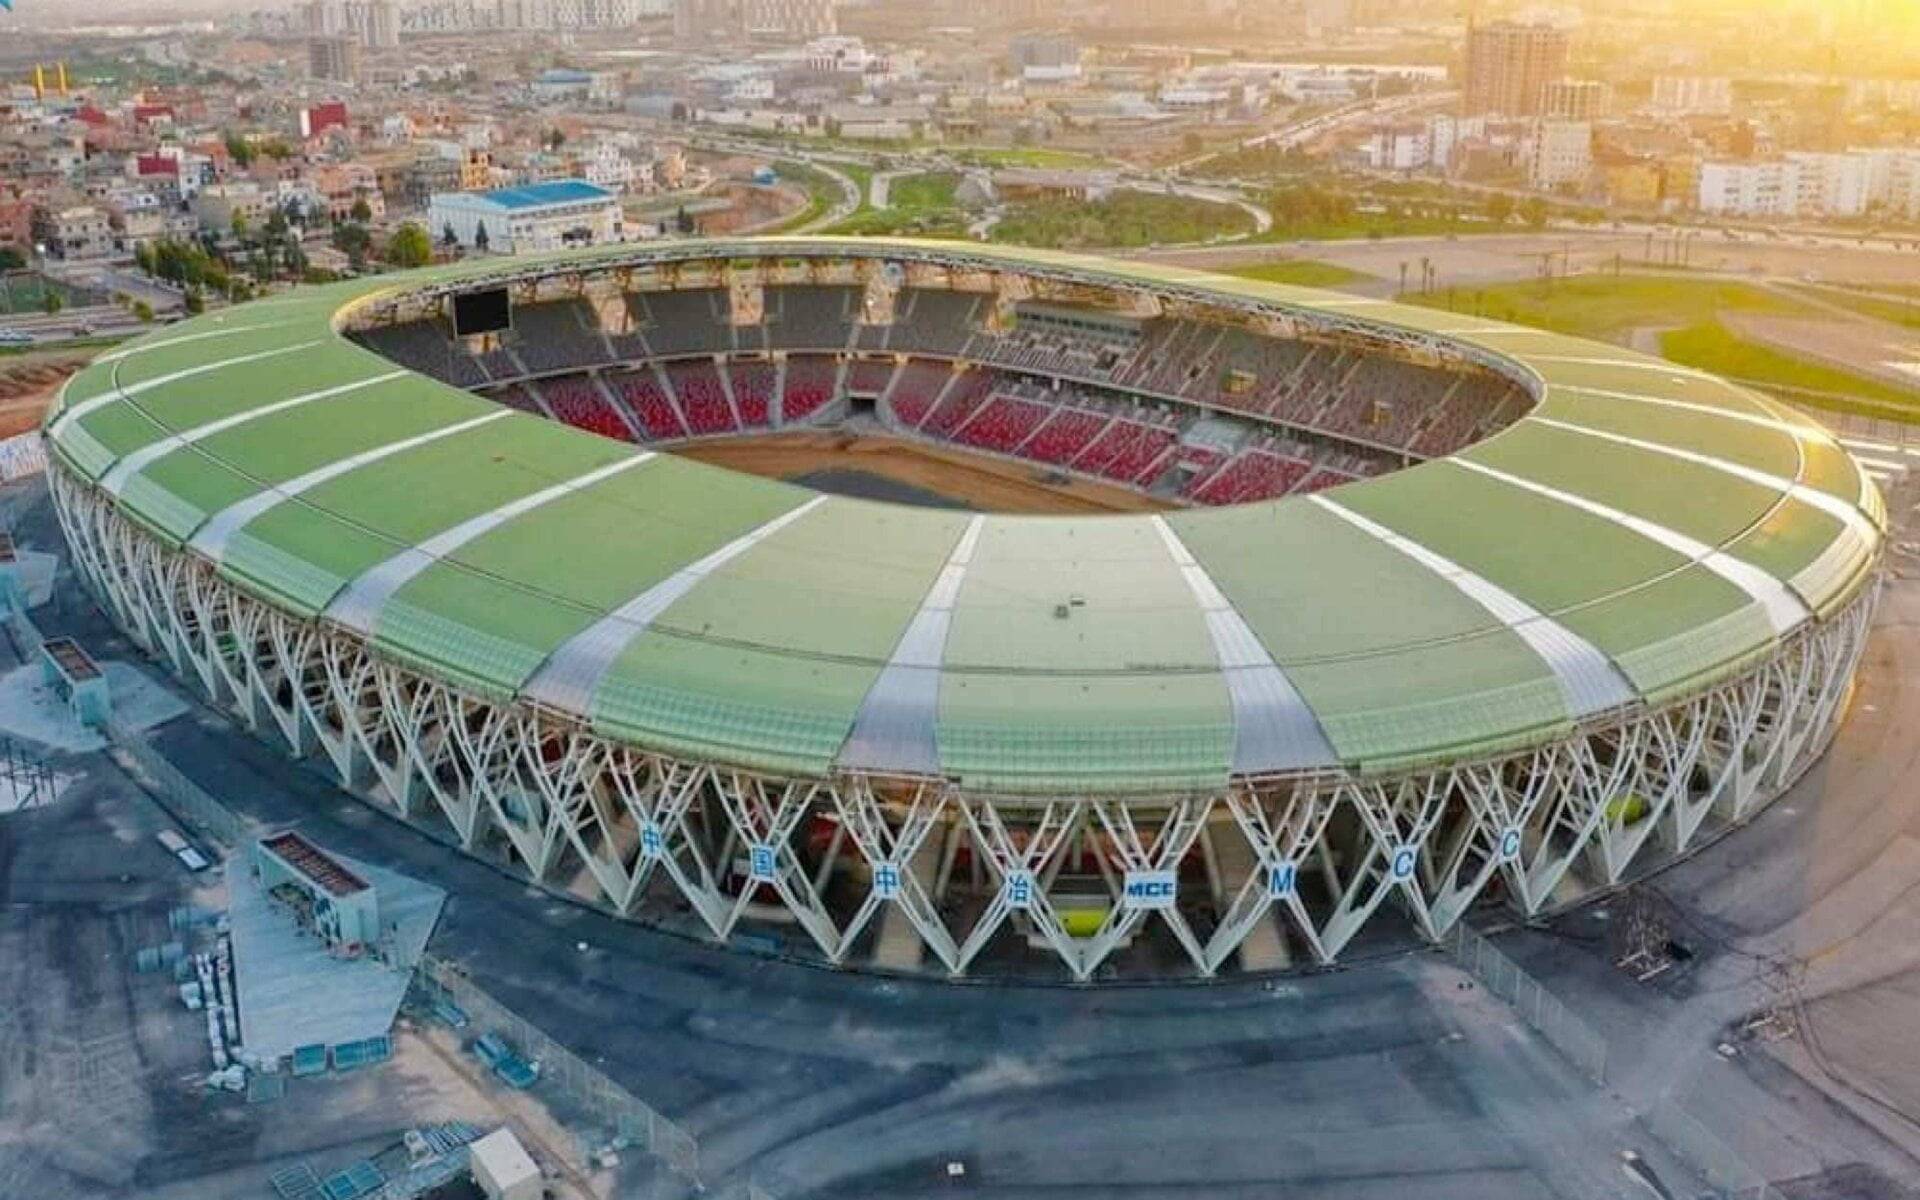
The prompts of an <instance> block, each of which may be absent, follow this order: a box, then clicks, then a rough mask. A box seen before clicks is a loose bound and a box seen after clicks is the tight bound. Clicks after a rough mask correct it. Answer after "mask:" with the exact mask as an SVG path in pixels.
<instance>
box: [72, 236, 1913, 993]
mask: <svg viewBox="0 0 1920 1200" xmlns="http://www.w3.org/2000/svg"><path fill="white" fill-rule="evenodd" d="M46 435H47V440H48V443H49V448H50V450H51V451H52V455H51V457H52V461H53V469H52V471H51V477H52V481H53V496H54V501H55V504H56V508H57V511H58V513H59V517H60V521H61V524H62V527H63V529H64V531H65V534H66V536H67V540H68V542H69V544H70V547H71V549H72V552H73V554H74V556H75V560H76V563H77V566H78V568H79V570H80V573H81V574H82V576H83V577H84V578H85V579H86V580H87V582H88V584H89V586H90V587H91V588H92V589H93V590H94V591H95V593H96V595H97V596H98V597H99V599H100V602H101V603H102V605H103V606H105V607H106V608H107V609H108V611H109V612H110V614H111V615H112V616H113V618H114V620H115V621H116V622H117V623H118V624H119V625H120V626H121V627H122V628H124V630H125V631H126V632H127V634H128V635H129V636H130V637H131V638H132V639H133V640H134V641H135V642H137V643H138V644H139V645H140V646H141V647H142V648H143V649H144V650H145V651H147V652H148V653H150V654H152V655H153V656H154V657H156V658H157V659H159V660H161V661H162V662H164V663H165V664H167V666H168V667H169V668H170V669H171V670H173V671H174V672H176V673H177V674H178V675H179V676H181V677H182V678H183V679H185V680H186V681H188V682H189V683H190V684H191V685H192V686H193V687H194V688H195V689H196V690H198V691H199V692H200V693H201V694H203V695H204V696H205V697H206V698H208V699H209V700H210V701H211V702H212V703H214V704H216V705H218V706H219V707H221V708H223V709H224V710H227V711H229V712H231V713H232V714H233V716H234V719H235V720H237V721H239V722H241V723H243V724H244V725H246V726H247V727H249V728H250V729H251V730H253V731H254V732H255V733H257V734H258V735H259V736H261V737H265V738H270V739H273V740H276V741H278V742H280V743H281V744H283V745H284V746H285V747H286V748H288V749H289V750H291V751H292V752H293V753H294V754H296V755H300V756H316V757H318V758H319V759H321V760H322V761H324V762H325V763H327V764H328V765H330V767H331V769H332V771H333V772H334V773H336V774H337V776H338V778H339V780H340V782H341V783H342V784H343V785H344V786H345V787H347V788H348V789H349V790H351V791H353V792H354V793H356V794H358V795H359V796H361V797H363V798H364V799H366V800H367V801H369V802H370V803H373V804H376V805H378V806H381V807H382V808H384V809H387V810H389V811H390V812H391V813H392V814H393V815H395V816H396V817H398V818H400V819H403V820H405V821H408V822H411V823H414V824H416V825H418V826H420V827H422V828H423V829H425V830H427V831H428V832H430V833H432V834H434V835H435V836H438V837H441V838H443V839H444V840H446V841H448V842H451V843H457V844H458V845H459V846H460V847H461V848H462V849H463V850H465V851H466V852H468V853H470V854H473V855H475V856H478V857H480V858H482V859H485V860H487V861H489V862H492V863H494V864H496V865H499V866H503V867H509V868H511V869H513V870H516V871H518V872H521V873H523V874H524V875H525V876H526V877H528V878H529V879H530V880H532V881H534V882H536V883H538V884H539V885H541V886H543V887H545V888H547V889H549V890H551V891H554V892H557V893H564V894H568V895H570V896H572V897H574V898H576V899H578V900H581V901H584V902H588V903H592V904H595V905H598V906H602V907H604V908H606V909H608V910H610V911H613V912H615V913H618V914H620V915H622V916H626V917H630V918H633V919H636V920H642V921H647V922H651V923H655V924H658V925H661V926H663V927H666V928H670V929H681V930H687V931H695V932H699V933H701V934H702V935H704V936H710V937H712V938H715V939H720V940H726V941H731V942H733V943H735V944H742V945H745V946H747V947H749V948H752V949H758V950H762V951H766V950H777V951H778V952H780V953H783V954H787V955H789V956H794V957H800V958H806V959H812V960H817V961H821V962H825V963H831V964H835V965H842V966H849V967H860V968H871V969H881V970H893V971H908V972H926V973H933V974H945V975H953V976H960V975H1003V976H1023V977H1054V978H1070V979H1073V980H1081V981H1085V980H1092V979H1153V978H1183V977H1195V976H1211V975H1215V974H1219V973H1224V972H1231V971H1263V970H1274V969H1280V968H1285V967H1288V966H1292V965H1311V964H1325V963H1330V962H1333V961H1336V960H1338V959H1340V958H1342V957H1343V956H1345V957H1348V958H1351V957H1353V956H1355V955H1357V954H1360V953H1364V952H1365V951H1366V950H1367V949H1368V948H1370V947H1372V948H1379V947H1388V946H1395V945H1405V944H1410V943H1414V942H1417V941H1419V940H1437V939H1440V938H1442V937H1444V936H1445V935H1446V933H1447V932H1448V930H1449V929H1450V928H1452V927H1453V926H1454V925H1455V924H1456V923H1457V922H1459V921H1460V920H1461V919H1462V917H1463V915H1464V914H1465V913H1466V912H1467V911H1468V910H1469V909H1470V908H1472V907H1474V906H1476V905H1489V906H1491V905H1504V906H1506V908H1507V909H1509V910H1511V911H1514V912H1517V913H1519V914H1522V915H1525V916H1536V915H1540V914H1542V913H1546V912H1550V911H1552V910H1555V909H1558V908H1561V907H1564V906H1566V905H1568V904H1571V903H1574V902H1576V901H1578V900H1580V899H1582V898H1583V897H1587V896H1591V895H1593V894H1595V893H1597V892H1602V891H1604V890H1606V889H1608V888H1610V887H1612V886H1614V885H1616V884H1618V883H1620V882H1621V881H1622V880H1624V879H1628V878H1631V877H1635V876H1638V875H1641V874H1644V873H1645V872H1647V871H1650V870H1653V869H1655V868H1657V867H1658V866H1660V865H1662V864H1663V863H1666V862H1669V861H1672V860H1673V859H1674V858H1675V857H1676V856H1679V855H1681V854H1684V853H1685V852H1687V851H1688V850H1689V849H1691V848H1693V847H1695V846H1697V845H1699V844H1701V843H1702V842H1703V841H1704V840H1705V839H1708V838H1710V837H1713V836H1715V835H1716V834H1718V833H1719V832H1721V831H1724V830H1726V829H1728V828H1730V827H1732V826H1735V825H1738V824H1739V823H1741V822H1743V821H1745V820H1747V819H1748V818H1749V817H1751V816H1752V815H1753V814H1754V813H1755V812H1757V811H1758V810H1759V809H1760V808H1761V807H1762V806H1764V805H1765V804H1766V803H1768V802H1769V801H1770V800H1772V799H1773V798H1775V797H1776V796H1778V795H1779V794H1780V793H1781V792H1782V791H1783V790H1784V789H1786V788H1787V787H1788V786H1789V785H1791V784H1792V783H1793V782H1794V781H1795V780H1796V779H1797V778H1798V777H1799V776H1800V775H1801V774H1802V773H1803V772H1804V771H1805V770H1806V769H1807V768H1808V767H1809V766H1810V765H1811V764H1812V763H1813V762H1814V761H1815V760H1816V759H1817V758H1818V756H1819V755H1820V754H1821V753H1822V752H1823V750H1824V749H1825V746H1826V744H1827V742H1828V741H1829V739H1830V737H1831V735H1832V733H1833V731H1834V730H1835V728H1836V727H1837V725H1838V723H1839V721H1840V720H1841V717H1842V715H1843V713H1844V710H1845V706H1846V701H1847V698H1848V695H1849V692H1850V688H1851V683H1852V679H1853V675H1854V670H1855V667H1856V665H1857V663H1858V661H1859V659H1860V656H1861V653H1862V649H1863V645H1864V643H1865V640H1866V632H1867V628H1868V624H1869V618H1870V615H1871V610H1872V607H1873V604H1874V601H1875V597H1876V594H1877V590H1878V575H1879V568H1880V562H1881V557H1882V543H1883V539H1884V532H1885V520H1886V518H1885V511H1884V508H1883V507H1882V504H1881V501H1880V498H1879V496H1878V494H1877V492H1876V491H1875V489H1874V487H1873V486H1872V484H1871V483H1870V482H1869V480H1868V479H1867V477H1866V476H1865V474H1864V473H1863V472H1862V471H1861V469H1860V468H1859V467H1858V466H1857V465H1856V464H1855V463H1854V461H1853V460H1852V459H1851V458H1850V457H1849V456H1848V455H1847V454H1846V453H1845V452H1844V451H1843V450H1842V449H1841V448H1840V447H1839V446H1838V444H1837V443H1836V442H1835V441H1834V440H1833V439H1832V438H1831V437H1830V436H1829V435H1828V434H1827V433H1826V432H1825V431H1824V430H1822V429H1821V428H1820V427H1819V426H1818V425H1816V424H1814V423H1813V422H1811V421H1810V420H1808V419H1806V418H1804V417H1802V416H1800V415H1799V414H1797V413H1796V412H1794V411H1792V410H1790V409H1787V408H1785V407H1783V406H1781V405H1778V404H1776V403H1773V402H1772V401H1770V400H1768V399H1766V398H1764V397H1762V396H1760V395H1758V394H1756V393H1754V392H1752V391H1750V390H1748V389H1745V388H1742V387H1739V386H1736V385H1734V384H1731V383H1728V382H1726V381H1723V380H1720V379H1717V378H1714V377H1712V376H1709V375H1706V374H1703V373H1700V372H1697V371H1693V370H1690V369H1687V368H1682V367H1677V366H1674V365H1672V364H1669V363H1665V362H1662V361H1659V360H1656V359H1652V358H1648V357H1646V356H1642V355H1639V354H1636V353H1634V352H1631V351H1628V350H1625V349H1622V348H1618V347H1614V346H1607V345H1599V344H1595V343H1590V342H1586V341H1581V340H1576V339H1573V338H1568V337H1565V336H1561V335H1558V334H1554V333H1550V332H1544V331H1540V330H1534V329H1523V328H1518V327H1513V326H1508V325H1503V324H1499V323H1495V322H1490V321H1486V320H1483V319H1480V318H1478V317H1473V316H1467V315H1460V314H1455V313H1451V312H1447V311H1443V310H1439V309H1428V308H1420V307H1410V306H1404V305H1398V304H1394V303H1391V302H1388V301H1384V300H1375V299H1367V298H1362V297H1356V296H1348V295H1335V294H1329V293H1321V292H1314V291H1309V290H1304V289H1296V288H1290V287H1284V286H1279V285H1272V284H1257V283H1251V282H1248V281H1244V280H1235V279H1226V278H1221V277H1216V276H1211V275H1205V274H1200V273H1195V272H1189V271H1183V270H1175V269H1169V268H1161V267H1149V266H1144V265H1141V264H1137V263H1120V262H1110V261H1102V260H1098V259H1092V258H1083V257H1078V256H1073V255H1067V254H1058V253H1046V252H1040V251H1027V250H1016V249H1010V248H998V247H986V246H971V245H957V244H951V245H950V244H942V243H933V242H912V241H898V240H859V241H851V240H847V241H842V240H835V239H831V238H778V239H739V240H730V241H676V242H662V243H651V244H636V245H624V246H610V247H602V248H598V249H594V250H585V251H579V252H573V253H565V254H560V255H551V256H544V257H527V258H505V259H502V258H494V259H482V260H477V261H469V262H463V263H460V264H456V265H452V266H447V267H440V268H430V269H427V270H423V271H417V272H412V273H407V274H401V275H389V276H382V277H378V278H373V279H366V280H358V281H352V282H348V283H343V284H339V285H328V286H324V287H317V288H304V289H300V290H298V291H295V292H293V293H290V294H287V295H284V296H279V297H274V298H270V299H266V300H263V301H259V302H255V303H252V304H248V305H245V306H242V307H238V308H234V309H231V310H228V311H226V312H223V313H218V314H212V315H208V316H204V317H201V318H199V319H196V320H194V321H191V322H188V323H185V324H182V325H177V326H174V327H171V328H168V329H165V330H161V331H158V332H155V333H153V334H151V335H149V336H147V337H145V338H143V339H141V340H139V341H136V342H133V343H130V344H128V345H126V346H124V347H121V348H118V349H115V350H113V351H110V352H108V353H106V354H104V355H102V356H101V357H100V358H99V359H98V360H97V361H96V362H94V363H93V364H92V365H91V366H90V367H88V368H87V369H86V370H85V371H83V372H82V373H81V374H79V375H76V376H75V377H74V378H73V379H72V380H71V381H70V382H69V383H68V385H67V387H66V388H65V390H64V391H63V393H62V395H61V397H60V399H59V401H58V402H57V404H56V405H55V407H54V408H53V410H52V411H51V412H50V413H49V415H48V418H47V422H46ZM782 439H784V440H782ZM776 443H777V444H779V445H781V446H786V447H790V448H796V449H793V450H792V456H791V457H788V458H785V459H779V460H778V461H781V462H783V463H784V464H785V465H784V466H783V467H782V468H781V469H780V470H779V471H777V472H776V471H768V472H766V473H763V474H753V473H749V472H747V471H744V470H731V469H726V468H725V467H721V466H715V465H712V464H713V463H714V462H725V461H734V460H729V459H728V458H727V457H726V455H727V454H729V453H733V454H736V455H744V454H746V453H747V451H748V450H750V449H751V448H752V447H754V446H765V445H768V444H776ZM856 446H857V447H869V448H870V447H876V446H877V447H880V448H881V449H880V450H879V451H876V452H874V453H872V454H869V456H868V458H867V459H866V460H864V461H870V462H883V461H884V462H910V463H914V464H917V465H916V466H915V467H914V468H913V469H914V471H915V472H917V474H915V475H914V479H916V480H918V481H919V483H920V485H921V486H918V487H916V488H906V489H904V490H902V487H901V485H899V484H898V483H897V480H896V481H887V480H881V481H879V482H878V483H876V481H875V478H874V472H873V471H847V470H843V469H840V467H841V466H843V465H844V463H845V462H846V461H851V460H850V459H849V457H848V456H849V454H850V453H851V451H850V450H849V447H856ZM815 452H818V454H819V455H821V458H820V460H819V461H821V462H823V463H832V464H836V466H835V469H834V470H823V471H819V472H815V473H814V474H812V475H808V474H806V473H805V472H801V471H798V470H796V469H794V467H793V464H794V463H797V462H802V461H803V460H805V456H806V455H807V454H810V453H815ZM783 453H786V451H783ZM836 455H837V456H838V457H835V456H836ZM702 457H707V458H709V459H710V460H711V461H708V462H703V461H699V460H700V458H702ZM738 461H744V459H739V460H738ZM769 461H774V460H769ZM928 463H935V464H936V466H933V467H929V466H927V465H926V464H928ZM968 463H972V464H975V465H973V466H968V465H967V464H968ZM937 464H949V465H950V466H951V473H953V474H954V477H956V478H957V477H959V476H961V475H965V474H966V473H967V472H969V471H970V472H973V475H972V476H969V477H970V478H991V479H993V480H998V481H1000V483H999V484H995V487H999V486H1000V485H1001V484H1004V485H1005V486H1006V487H1008V488H1014V489H1015V490H1017V491H1019V493H1020V494H1021V495H1022V496H1024V497H1026V498H1027V500H1029V501H1031V502H1030V503H1028V502H1025V501H1023V502H1022V503H1021V504H1020V505H1019V506H1017V507H1018V508H1019V511H1008V510H999V509H996V508H995V507H994V506H993V505H992V504H990V503H987V504H983V503H979V502H978V496H977V495H976V496H975V502H968V498H967V495H966V494H961V493H965V489H964V488H960V489H959V490H958V492H956V491H955V490H951V489H950V490H947V491H945V492H943V491H942V486H941V481H942V480H944V479H946V478H948V474H947V473H945V472H947V467H941V466H938V465H937ZM884 473H885V472H884V471H883V472H881V474H884ZM775 474H779V475H782V476H784V477H770V476H772V475H775ZM794 475H799V476H800V478H799V480H798V481H797V482H796V481H794V480H793V479H792V478H790V477H791V476H794ZM829 477H832V478H831V479H829ZM849 477H853V478H854V479H856V480H857V482H858V483H859V486H857V487H848V486H845V485H846V483H847V479H848V478H849ZM809 479H811V480H813V482H814V483H815V484H817V485H818V486H812V485H810V484H809V482H808V480H809ZM929 481H931V482H929ZM830 484H831V486H829V485H830ZM883 485H884V486H883ZM988 490H989V491H990V492H992V489H988ZM850 493H853V494H850ZM909 493H912V494H909ZM922 493H937V494H932V495H930V494H922ZM992 494H995V495H998V494H1000V493H999V492H992ZM956 496H958V501H959V502H958V503H956V502H955V500H956ZM876 497H877V498H876ZM1049 497H1051V498H1052V499H1049ZM1050 506H1051V507H1050ZM396 836H398V834H396Z"/></svg>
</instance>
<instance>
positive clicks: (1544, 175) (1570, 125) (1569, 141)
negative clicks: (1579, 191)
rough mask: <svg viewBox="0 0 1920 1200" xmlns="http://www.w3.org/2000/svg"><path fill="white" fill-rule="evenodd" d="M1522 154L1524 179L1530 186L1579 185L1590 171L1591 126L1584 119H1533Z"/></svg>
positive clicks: (1591, 151) (1555, 186)
mask: <svg viewBox="0 0 1920 1200" xmlns="http://www.w3.org/2000/svg"><path fill="white" fill-rule="evenodd" d="M1523 154H1524V156H1525V159H1526V163H1527V182H1528V183H1529V184H1531V185H1532V186H1533V187H1535V188H1537V189H1539V190H1540V191H1553V190H1555V189H1557V188H1563V187H1579V186H1581V185H1582V184H1584V183H1586V181H1587V176H1588V175H1589V174H1590V173H1591V172H1592V171H1593V126H1592V125H1589V124H1588V123H1587V122H1585V121H1536V122H1534V125H1533V129H1532V130H1531V131H1530V132H1529V134H1528V135H1527V141H1526V146H1525V149H1524V151H1523Z"/></svg>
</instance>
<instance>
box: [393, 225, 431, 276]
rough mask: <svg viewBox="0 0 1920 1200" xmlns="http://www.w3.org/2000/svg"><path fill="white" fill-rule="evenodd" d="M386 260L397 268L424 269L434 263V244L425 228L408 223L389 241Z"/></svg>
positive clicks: (395, 231) (396, 231) (395, 232)
mask: <svg viewBox="0 0 1920 1200" xmlns="http://www.w3.org/2000/svg"><path fill="white" fill-rule="evenodd" d="M386 259H387V261H388V262H390V263H392V264H393V265H394V266H396V267H424V266H426V265H427V264H428V263H430V262H432V261H433V242H432V240H431V239H429V238H428V237H427V231H426V230H425V229H424V228H422V227H421V226H419V225H417V224H415V223H414V222H412V221H408V222H407V223H406V224H404V225H402V226H400V228H398V229H396V230H394V231H393V236H392V237H390V238H388V239H387V252H386Z"/></svg>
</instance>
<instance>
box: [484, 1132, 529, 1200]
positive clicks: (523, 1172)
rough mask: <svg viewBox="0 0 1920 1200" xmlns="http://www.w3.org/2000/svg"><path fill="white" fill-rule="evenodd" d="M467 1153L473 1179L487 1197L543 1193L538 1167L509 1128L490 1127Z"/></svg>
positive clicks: (506, 1199) (510, 1199) (501, 1199)
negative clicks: (493, 1128) (491, 1130)
mask: <svg viewBox="0 0 1920 1200" xmlns="http://www.w3.org/2000/svg"><path fill="white" fill-rule="evenodd" d="M467 1155H468V1159H467V1160H468V1162H469V1163H471V1164H472V1166H473V1181H474V1183H475V1184H477V1185H478V1186H479V1188H480V1194H481V1195H483V1196H485V1197H486V1198H487V1200H540V1197H541V1196H542V1195H543V1194H545V1191H546V1186H545V1184H544V1182H543V1181H542V1180H541V1178H540V1168H539V1166H538V1165H537V1164H535V1163H534V1161H533V1159H532V1157H531V1156H529V1155H528V1154H527V1150H526V1147H524V1146H522V1145H521V1144H520V1139H519V1138H517V1137H515V1136H513V1131H512V1130H511V1129H507V1128H505V1127H502V1128H500V1129H496V1130H494V1131H493V1132H492V1133H490V1134H488V1135H487V1136H485V1137H483V1138H481V1139H480V1140H479V1141H477V1142H475V1143H473V1146H472V1148H471V1149H470V1150H469V1151H468V1152H467Z"/></svg>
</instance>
